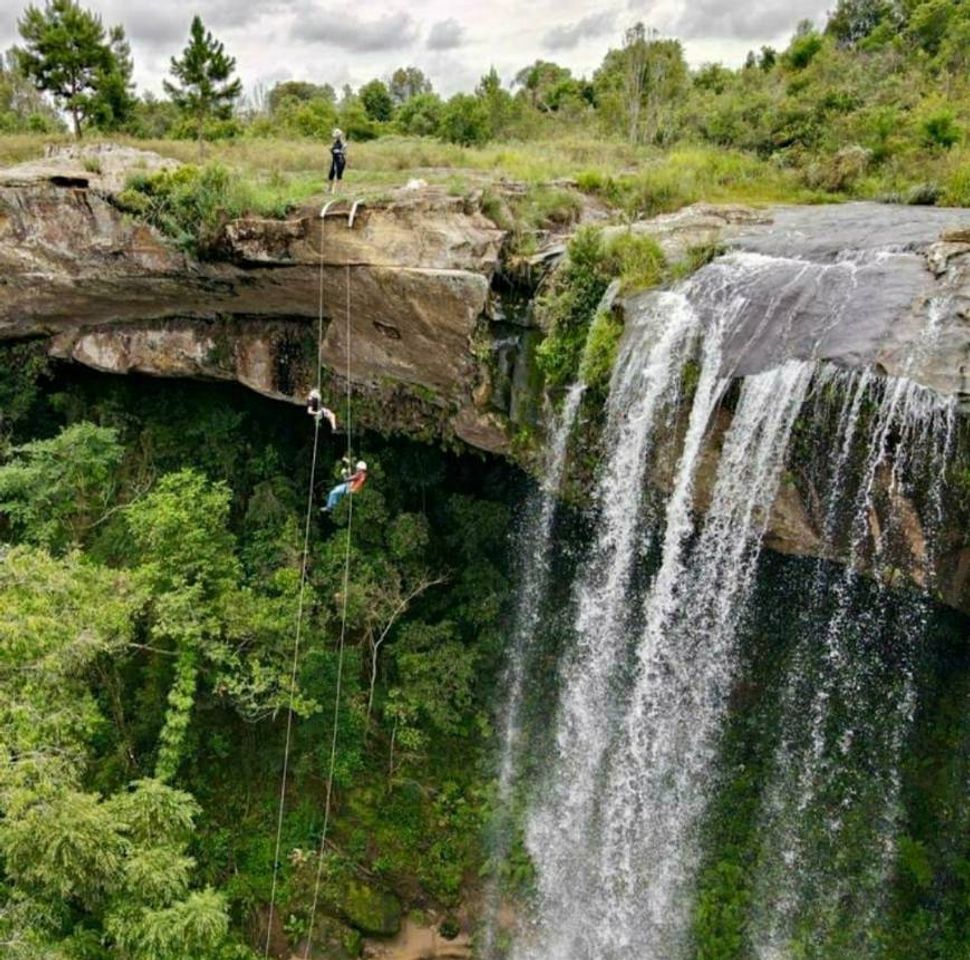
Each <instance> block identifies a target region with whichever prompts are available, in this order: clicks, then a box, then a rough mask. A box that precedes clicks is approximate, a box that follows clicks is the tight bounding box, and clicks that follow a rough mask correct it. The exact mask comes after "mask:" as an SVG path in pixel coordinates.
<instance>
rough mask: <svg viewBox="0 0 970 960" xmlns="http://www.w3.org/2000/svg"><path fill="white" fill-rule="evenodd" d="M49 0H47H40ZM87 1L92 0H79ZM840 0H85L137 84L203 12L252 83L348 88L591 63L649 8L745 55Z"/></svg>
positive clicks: (5, 24)
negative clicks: (124, 43)
mask: <svg viewBox="0 0 970 960" xmlns="http://www.w3.org/2000/svg"><path fill="white" fill-rule="evenodd" d="M37 2H40V0H37ZM82 2H83V0H82ZM833 3H834V0H605V2H603V0H599V2H596V0H490V2H488V0H486V2H483V0H478V2H476V3H470V2H467V0H465V2H462V0H409V2H407V3H405V2H402V0H357V2H355V3H350V4H339V3H325V2H323V0H195V2H193V3H184V2H179V0H176V2H175V3H164V2H162V0H87V3H86V6H88V7H89V8H90V9H92V10H95V11H97V12H98V13H100V14H101V16H102V19H103V20H104V22H105V24H106V25H107V24H114V23H121V24H123V25H124V27H125V29H126V31H127V33H128V37H129V39H130V40H131V45H132V51H133V53H134V57H135V79H136V81H137V83H138V87H139V89H140V90H146V89H147V90H152V91H155V92H160V91H161V80H162V78H163V77H164V76H165V74H166V72H167V70H168V61H169V57H170V56H171V55H172V54H173V53H177V52H179V51H180V50H181V48H182V47H183V46H184V42H185V39H186V37H187V35H188V26H189V22H190V20H191V18H192V15H193V14H195V13H200V14H201V15H202V18H203V20H204V21H205V24H206V26H207V27H209V28H210V29H211V30H213V32H214V33H215V34H216V35H217V36H218V37H219V38H220V39H221V40H223V41H225V43H226V47H227V48H228V50H229V52H230V53H231V54H232V55H234V56H235V57H236V59H237V61H238V69H239V73H240V75H241V76H242V78H243V81H244V83H245V84H246V87H247V89H251V88H252V87H253V86H254V85H256V84H263V85H265V86H271V85H272V84H273V83H275V82H276V81H278V80H290V79H293V80H311V81H316V82H328V83H331V84H333V85H334V86H335V87H337V88H338V89H339V87H340V86H342V85H343V84H344V83H351V84H353V85H354V86H358V85H359V84H361V83H364V82H366V81H367V80H369V79H371V78H372V77H375V76H385V75H386V74H388V73H389V72H390V71H391V70H393V69H394V68H395V67H398V66H405V65H412V64H413V65H415V66H418V67H421V69H423V70H424V71H425V73H427V74H428V76H430V77H431V79H432V81H433V82H434V85H435V89H436V90H438V91H439V92H441V93H444V94H450V93H453V92H455V91H456V90H470V89H471V88H472V87H474V85H475V83H476V82H477V80H478V78H479V77H480V76H481V75H482V74H483V73H484V72H486V71H487V70H488V68H489V66H491V65H494V66H495V67H496V68H497V69H498V71H499V73H501V75H502V77H503V78H504V79H505V80H506V81H508V80H510V79H511V78H512V76H514V74H515V73H516V72H517V71H518V70H519V69H520V68H521V67H523V66H525V65H526V64H528V63H531V62H532V61H533V60H536V59H538V58H542V59H549V60H555V61H556V62H557V63H561V64H563V65H565V66H568V67H570V68H571V69H572V70H573V72H574V73H576V74H584V73H586V74H589V73H591V72H592V71H593V70H594V69H595V68H596V66H598V64H599V63H600V62H601V60H602V59H603V55H604V53H605V52H606V51H607V50H608V49H609V48H610V47H611V46H616V45H618V43H619V42H620V38H621V36H622V32H623V30H624V28H626V27H627V26H629V25H630V24H631V23H633V22H635V21H637V20H642V21H643V22H644V23H646V24H647V25H648V26H650V27H655V28H656V29H657V30H659V31H660V32H661V33H662V34H664V35H670V36H676V37H679V38H680V39H681V40H683V42H684V45H685V48H686V51H687V56H688V59H689V60H690V62H691V63H692V64H694V65H696V64H700V63H705V62H709V61H713V60H718V61H722V62H724V63H728V64H732V65H736V64H738V63H740V62H741V61H742V60H743V58H744V55H745V53H746V52H747V51H748V50H749V49H752V48H757V47H758V46H760V45H761V44H763V43H772V44H775V45H779V44H783V43H785V42H786V40H787V38H788V37H789V36H790V34H791V32H792V30H793V28H794V26H795V23H796V22H797V21H798V20H799V19H802V18H804V17H810V18H814V19H818V20H820V19H821V18H822V17H823V16H824V14H825V11H826V9H828V8H829V7H830V6H832V5H833ZM22 6H23V4H22V3H21V0H2V2H0V45H2V47H3V48H6V47H8V46H10V45H11V44H12V43H15V42H16V40H17V19H18V16H19V14H20V10H21V9H22Z"/></svg>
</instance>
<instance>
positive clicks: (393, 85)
mask: <svg viewBox="0 0 970 960" xmlns="http://www.w3.org/2000/svg"><path fill="white" fill-rule="evenodd" d="M387 89H388V92H389V93H390V95H391V99H392V100H393V101H394V105H395V106H397V107H400V106H401V105H402V104H404V103H407V102H408V100H410V99H412V98H413V97H417V96H421V95H422V94H429V93H431V90H432V88H431V81H430V80H429V79H428V78H427V77H426V76H425V75H424V71H422V70H419V69H418V68H417V67H398V68H397V70H395V71H394V73H392V74H391V76H390V79H389V80H388V82H387Z"/></svg>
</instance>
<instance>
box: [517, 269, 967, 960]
mask: <svg viewBox="0 0 970 960" xmlns="http://www.w3.org/2000/svg"><path fill="white" fill-rule="evenodd" d="M885 256H887V255H886V254H882V253H877V254H873V255H871V256H870V257H869V258H868V259H867V257H853V256H845V257H842V258H839V259H838V260H836V261H835V262H831V263H827V264H808V263H802V262H799V261H795V260H784V261H781V260H778V259H775V258H771V257H766V256H763V255H761V254H738V255H733V256H731V257H728V258H725V259H723V260H721V261H717V262H715V263H714V264H712V265H711V266H710V267H708V268H706V269H704V270H702V271H700V272H699V273H698V274H697V275H695V277H693V278H692V279H691V280H689V281H687V282H686V283H685V284H683V285H682V286H681V287H680V289H679V290H677V291H674V292H663V293H655V294H652V295H649V296H647V297H645V298H644V299H643V300H642V301H641V303H640V308H639V309H638V310H637V311H635V312H634V313H633V314H632V316H631V317H630V319H629V320H628V329H627V332H626V334H625V338H624V342H623V347H622V350H621V354H620V357H619V358H618V361H617V364H616V368H615V370H614V376H613V381H612V384H611V392H610V398H609V406H608V411H607V422H606V427H605V432H604V438H603V450H604V458H603V463H602V468H601V470H600V472H599V474H598V479H597V486H596V490H595V495H594V497H593V505H594V509H595V511H596V514H595V515H596V525H595V531H596V533H595V537H594V538H593V542H592V543H591V544H590V546H589V548H588V554H587V558H586V560H585V562H584V563H582V564H581V565H580V567H579V572H578V574H577V576H576V582H575V584H574V587H573V600H574V610H575V615H574V619H573V623H572V630H571V639H570V644H569V646H568V650H567V653H566V654H565V656H564V659H563V663H562V665H561V667H560V677H559V700H558V704H557V710H556V715H555V740H554V744H553V756H552V757H551V758H547V760H548V763H547V764H546V765H545V770H546V773H545V775H544V777H542V778H541V779H540V781H539V782H537V783H536V784H535V785H534V787H533V791H532V800H531V805H530V809H529V811H528V815H527V818H526V823H525V831H526V842H527V846H528V850H529V852H530V854H531V857H532V860H533V863H534V865H535V868H536V890H535V901H534V905H533V906H534V911H533V915H532V917H531V918H530V920H529V922H527V923H523V924H522V925H521V929H520V930H519V932H518V936H517V939H516V941H515V943H514V944H513V947H512V956H513V958H515V960H620V958H623V960H626V958H629V957H634V956H637V957H642V958H645V960H677V958H680V957H686V956H689V955H690V952H691V947H692V924H693V922H694V920H695V915H694V903H695V895H696V889H695V888H696V883H697V877H698V871H699V869H700V865H701V863H702V861H703V858H704V856H705V850H704V848H703V845H704V825H705V818H706V817H707V816H708V811H709V806H710V800H711V792H712V790H713V789H714V788H715V785H716V781H717V776H718V764H719V751H720V750H721V742H720V740H721V736H722V732H723V728H724V724H725V720H726V716H727V713H728V710H729V701H730V697H731V694H732V690H733V689H734V688H735V686H736V685H737V684H738V682H739V681H740V680H741V677H740V676H739V674H740V671H741V669H742V666H741V663H740V656H739V646H740V643H741V638H742V637H743V635H744V631H745V629H746V624H747V622H748V620H749V617H750V614H751V603H752V597H753V594H754V591H755V588H756V584H757V582H758V575H759V569H760V559H761V551H762V544H763V541H764V536H765V532H766V530H767V528H768V525H769V520H770V517H771V516H772V511H773V509H774V505H775V504H776V500H777V498H778V496H779V495H780V490H781V488H782V486H783V485H785V484H794V483H795V479H794V478H793V476H792V475H791V470H792V469H793V467H792V462H793V457H794V456H795V453H793V451H794V450H795V449H796V448H797V452H798V454H799V455H804V454H805V451H806V449H808V450H809V451H810V450H811V449H812V448H813V447H815V448H818V450H821V451H824V453H823V454H822V455H820V456H818V457H816V459H817V460H818V461H820V463H821V464H822V466H821V467H820V473H819V475H818V476H813V477H811V478H810V481H811V489H810V491H809V494H810V496H811V497H814V498H815V499H816V500H818V501H819V502H820V503H821V505H822V509H821V514H820V537H819V540H820V542H819V544H818V546H817V555H819V556H822V557H825V558H828V559H825V560H820V561H818V563H817V564H816V566H815V573H814V576H813V579H812V582H811V583H810V584H808V585H807V586H806V589H805V595H804V600H803V603H802V606H801V608H800V613H799V615H798V616H797V617H796V618H795V620H794V622H793V623H792V629H793V630H794V631H795V633H796V637H795V640H794V642H793V644H792V652H791V654H790V662H789V663H788V664H787V667H788V671H789V680H788V682H787V684H784V685H783V686H784V689H783V691H782V692H781V694H780V695H779V703H780V707H779V709H780V712H781V716H782V717H783V721H782V722H781V724H780V732H779V733H778V745H777V748H776V751H775V761H774V764H773V769H774V771H775V773H774V776H773V778H772V780H771V782H770V783H768V784H766V785H765V786H764V789H763V797H762V803H763V814H762V818H761V822H762V830H761V835H762V837H761V844H760V849H761V852H760V854H759V860H758V862H759V867H758V875H757V879H756V883H755V886H756V888H757V889H756V895H755V900H756V901H757V903H756V906H755V908H754V909H753V911H752V913H753V917H752V921H751V924H750V928H751V930H752V931H753V932H751V933H750V939H751V943H750V944H749V945H748V946H749V947H750V950H749V953H750V954H751V955H756V956H759V957H762V958H764V960H773V958H785V957H790V956H794V955H795V954H794V953H793V952H792V949H791V942H792V931H793V930H794V929H795V928H796V927H797V926H798V925H800V924H801V925H804V924H806V923H807V924H815V925H816V927H817V928H818V929H820V930H821V929H823V928H824V927H825V925H826V924H831V923H832V922H833V918H834V917H837V916H838V915H840V914H839V909H836V907H837V906H839V905H840V904H844V902H845V901H846V899H847V891H848V889H849V888H850V887H852V885H853V884H861V887H860V889H864V890H865V891H866V892H867V893H866V897H860V898H859V899H860V900H862V899H865V900H866V905H867V909H868V910H869V911H870V913H871V911H872V910H875V909H877V908H878V896H877V891H878V887H879V884H880V883H881V882H882V880H883V879H884V878H885V875H886V872H887V870H888V869H889V867H890V865H891V862H892V858H893V843H892V836H893V834H894V829H895V822H896V818H897V807H898V802H899V801H898V797H899V777H898V773H897V770H898V755H899V753H900V751H901V749H902V746H903V742H904V739H905V736H906V731H907V729H908V724H909V722H910V720H911V718H912V715H913V710H914V699H915V693H914V690H915V681H914V676H913V658H914V653H913V651H914V649H915V647H916V646H917V645H918V644H919V641H920V637H921V631H922V628H923V624H924V621H925V617H924V615H923V600H922V598H921V597H920V596H918V595H917V594H916V593H914V592H912V591H910V593H909V595H908V596H909V599H908V600H907V601H906V602H895V601H894V602H892V603H890V602H889V600H888V599H887V598H888V595H889V584H890V582H891V581H893V580H897V581H898V580H900V579H901V577H902V571H907V574H906V575H907V576H912V577H914V578H915V579H916V580H917V582H918V581H919V578H920V576H921V575H922V576H924V583H928V581H927V580H926V579H925V578H928V577H929V571H930V569H931V568H932V558H931V557H930V556H929V551H930V546H929V544H930V543H931V542H932V539H933V538H932V533H933V527H932V524H933V522H934V517H933V516H932V514H934V512H936V514H938V513H939V503H940V496H941V488H940V485H941V483H942V477H943V475H944V468H945V464H946V460H947V457H948V455H949V452H950V446H951V439H952V433H953V421H954V408H953V405H952V404H951V403H949V402H947V401H944V400H942V399H940V398H938V397H937V396H936V395H934V394H931V393H930V392H929V391H926V390H924V389H923V388H920V387H918V386H916V385H915V384H914V383H912V382H911V381H909V380H907V379H905V378H904V377H901V378H896V379H892V378H885V377H880V376H878V375H877V374H876V373H875V372H873V371H871V370H869V369H864V370H861V371H856V372H851V373H850V372H846V371H843V370H840V369H838V368H836V367H834V366H831V365H826V364H820V363H818V362H817V360H816V359H815V356H816V353H817V351H818V350H819V344H820V343H821V338H824V337H825V336H828V334H829V333H830V332H831V331H832V330H833V329H835V327H836V326H837V325H838V324H839V323H841V322H842V320H843V315H842V311H843V310H844V302H843V301H844V297H841V296H829V297H828V300H827V301H826V302H827V303H828V307H827V308H826V309H825V310H823V311H822V316H821V321H820V322H819V323H817V324H816V329H817V330H820V331H822V332H821V334H820V335H819V336H820V339H819V340H818V341H817V342H816V343H815V346H814V347H813V346H812V345H811V344H809V345H808V347H806V345H805V339H804V336H803V333H804V331H802V332H801V333H800V332H799V327H798V316H799V311H801V310H803V309H805V304H806V300H807V298H808V297H809V296H810V295H811V291H815V293H816V294H818V295H819V296H821V294H823V293H825V292H826V291H827V292H828V293H829V294H831V293H832V291H833V290H835V291H839V290H841V291H843V293H845V292H846V291H849V290H852V289H854V288H855V285H856V283H857V279H858V274H859V272H860V271H862V272H864V271H865V270H866V269H867V268H868V264H869V263H870V262H871V260H872V258H873V257H876V258H878V257H885ZM806 284H807V287H806ZM757 289H760V290H762V291H764V290H766V289H767V290H768V291H770V293H769V295H768V296H767V297H764V296H762V297H761V300H760V305H759V310H758V312H757V315H752V291H754V290H757ZM806 290H808V291H809V292H808V293H807V292H806ZM813 309H814V310H815V311H816V313H818V312H819V309H820V308H819V307H818V305H817V304H815V305H814V306H813ZM932 315H933V314H932V311H931V321H932ZM769 329H770V330H771V331H772V333H773V336H774V347H773V350H774V352H775V353H778V352H779V351H781V352H786V351H787V352H789V353H794V354H795V355H799V356H803V357H804V358H805V359H803V360H785V359H784V358H783V357H780V358H779V357H777V356H774V355H773V356H771V357H770V358H766V357H765V355H764V351H763V350H761V348H760V345H761V343H762V341H763V339H764V336H765V331H766V330H769ZM930 336H932V322H931V324H930V328H928V330H927V337H930ZM796 345H797V347H798V349H795V348H794V347H795V346H796ZM695 358H699V359H696V360H695ZM752 364H754V366H755V368H757V367H758V365H759V364H760V365H761V367H762V368H767V369H764V372H750V374H749V375H748V376H745V377H743V378H742V379H741V381H740V385H739V387H738V388H736V387H735V386H732V384H734V383H736V381H735V380H734V376H735V374H736V373H737V372H738V371H739V370H740V371H741V372H749V371H748V369H747V368H748V367H751V366H752ZM729 408H733V411H732V414H731V415H730V417H729V416H728V412H727V411H728V409H729ZM728 420H729V423H727V421H728ZM833 429H834V430H835V436H834V438H833V434H832V431H833ZM796 439H797V442H796ZM557 482H558V481H557ZM649 487H653V488H658V487H659V488H662V489H664V490H666V491H667V492H666V496H665V497H663V498H661V497H658V496H655V495H652V494H650V493H648V488H649ZM917 501H918V502H919V504H920V506H921V507H923V508H925V510H924V513H926V512H927V511H928V513H929V514H930V516H921V515H920V514H919V511H918V509H917V507H916V505H915V504H916V503H917ZM903 528H905V529H903ZM546 536H548V532H547V534H546ZM540 539H541V538H537V542H538V541H539V540H540ZM900 544H904V545H906V546H903V547H901V546H900ZM921 544H922V547H921V546H920V545H921ZM901 549H902V550H903V552H904V553H906V555H905V556H900V554H899V551H900V550H901ZM907 551H908V553H907ZM836 557H838V558H843V559H844V560H845V564H844V566H843V567H839V566H836V565H834V564H832V563H831V562H830V559H831V558H836ZM920 570H922V571H923V574H921V573H920ZM873 579H875V581H876V582H878V583H882V584H883V587H881V588H878V589H877V590H876V593H877V594H880V595H881V596H882V597H883V598H884V602H882V603H877V604H875V605H873V604H871V603H870V604H869V606H868V607H867V606H865V605H864V603H863V600H862V596H863V592H864V591H861V590H860V584H865V585H867V587H868V585H870V582H871V581H872V580H873ZM526 586H527V587H528V589H529V590H531V589H532V586H531V584H530V583H529V582H527V584H526ZM898 592H899V591H898V590H894V591H893V595H894V597H895V595H896V594H897V593H898ZM871 595H872V591H871V590H870V591H869V592H866V593H865V596H867V597H871ZM521 622H525V621H521ZM890 635H891V636H892V637H893V638H894V640H893V644H892V645H891V647H892V649H891V650H890V651H888V652H886V651H882V650H880V649H879V647H880V644H882V642H883V640H884V639H885V637H886V636H890ZM522 642H523V643H527V642H528V641H527V638H524V639H523V640H522ZM512 667H513V670H512V674H513V678H512V680H511V691H512V694H511V695H512V697H513V698H514V697H516V696H517V697H521V690H522V689H523V685H524V684H525V683H526V682H527V674H526V670H525V668H524V665H523V663H522V661H521V657H520V655H519V654H518V653H517V652H513V664H512ZM516 691H519V692H518V693H516ZM507 739H508V742H514V741H515V739H516V738H515V737H514V736H513V737H511V738H510V739H509V738H507ZM506 759H507V761H508V763H509V768H508V769H506V768H505V767H504V766H503V769H502V777H503V778H504V781H505V782H511V780H512V778H513V777H514V773H513V765H514V752H513V753H510V754H509V755H508V757H507V758H506ZM843 761H845V762H843ZM849 761H853V762H854V763H855V766H856V767H857V768H859V769H862V768H866V769H869V770H872V769H875V770H876V772H875V774H874V775H873V776H872V777H870V778H869V780H868V781H867V782H866V783H865V784H864V785H863V784H862V783H861V782H860V783H853V782H851V779H852V778H851V777H846V775H845V769H846V768H847V767H852V765H853V764H852V763H851V762H849ZM863 786H864V789H863ZM833 805H834V806H833ZM833 809H835V810H836V811H841V812H836V813H835V814H834V815H833V813H832V811H833ZM859 817H869V818H870V820H871V829H870V830H869V834H868V836H867V838H866V841H865V842H864V843H863V844H862V846H864V847H865V848H866V852H865V853H863V854H858V855H857V854H853V855H852V860H851V862H850V860H849V858H848V857H840V854H839V845H840V842H841V832H840V831H841V828H842V822H841V821H843V820H845V819H851V818H859ZM857 835H858V832H857ZM869 894H871V896H870V895H869ZM842 912H843V913H844V910H843V911H842ZM857 912H858V911H857ZM870 919H871V917H870V918H867V917H862V916H861V913H860V917H859V924H858V926H859V929H863V928H867V927H869V926H871V923H870V922H869V920H870ZM853 942H854V944H855V945H856V946H858V945H859V944H860V943H861V942H862V940H860V938H859V937H857V938H856V939H855V940H854V941H853ZM860 955H863V954H860Z"/></svg>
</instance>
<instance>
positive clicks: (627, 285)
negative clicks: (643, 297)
mask: <svg viewBox="0 0 970 960" xmlns="http://www.w3.org/2000/svg"><path fill="white" fill-rule="evenodd" d="M604 257H605V265H606V269H607V270H608V271H609V272H610V274H611V275H612V276H613V277H616V278H618V279H619V280H620V284H621V291H622V292H623V293H632V292H634V291H636V290H647V289H649V288H650V287H655V286H657V284H659V283H663V282H664V280H665V279H666V277H667V258H666V257H665V256H664V254H663V251H662V250H661V249H660V247H659V246H658V244H657V241H656V240H654V239H653V237H649V236H647V235H646V234H642V233H640V234H638V233H632V232H630V233H622V234H620V235H619V236H617V237H614V238H613V239H612V240H610V241H609V243H607V244H606V247H605V250H604Z"/></svg>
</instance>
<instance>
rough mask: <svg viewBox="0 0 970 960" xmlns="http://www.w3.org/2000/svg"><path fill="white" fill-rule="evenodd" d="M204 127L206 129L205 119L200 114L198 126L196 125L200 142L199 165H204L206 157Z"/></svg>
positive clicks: (196, 132) (196, 133)
mask: <svg viewBox="0 0 970 960" xmlns="http://www.w3.org/2000/svg"><path fill="white" fill-rule="evenodd" d="M204 127H205V118H204V117H203V116H202V114H201V113H200V114H199V116H198V117H197V119H196V124H195V135H196V139H197V140H198V142H199V163H202V158H203V156H204V149H203V143H204V141H203V139H202V131H203V128H204Z"/></svg>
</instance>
